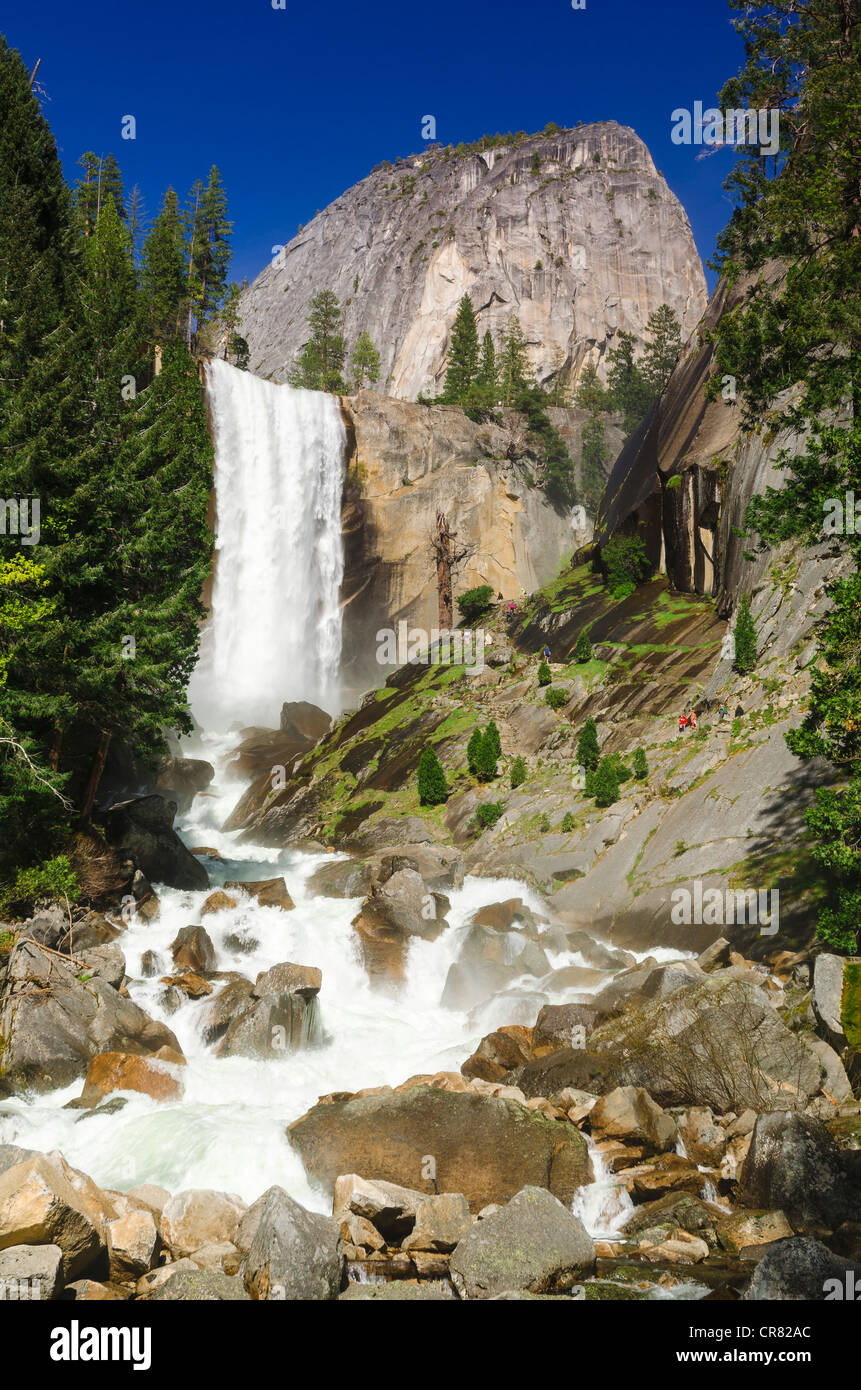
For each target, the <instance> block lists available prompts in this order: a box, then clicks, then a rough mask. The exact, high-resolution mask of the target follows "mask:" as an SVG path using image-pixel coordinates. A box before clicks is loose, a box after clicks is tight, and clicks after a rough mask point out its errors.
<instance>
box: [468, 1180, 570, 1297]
mask: <svg viewBox="0 0 861 1390" xmlns="http://www.w3.org/2000/svg"><path fill="white" fill-rule="evenodd" d="M594 1268H595V1246H594V1245H593V1243H592V1240H591V1238H590V1237H589V1235H588V1234H587V1232H586V1230H585V1228H584V1226H583V1223H582V1222H581V1221H580V1220H579V1218H578V1217H576V1216H574V1214H573V1213H572V1212H570V1211H569V1210H568V1209H567V1208H566V1207H565V1206H563V1205H562V1203H561V1202H560V1201H558V1200H557V1198H556V1197H554V1196H553V1195H552V1194H551V1193H550V1192H548V1191H546V1189H544V1188H540V1187H525V1188H523V1189H522V1190H521V1191H520V1192H518V1193H517V1194H516V1196H514V1197H512V1198H511V1200H510V1201H509V1202H508V1203H507V1205H506V1206H504V1207H503V1208H502V1209H501V1210H500V1211H497V1212H494V1213H493V1214H492V1215H490V1216H487V1217H485V1218H484V1219H483V1220H482V1221H477V1222H476V1223H475V1224H474V1226H472V1228H471V1229H470V1231H469V1232H468V1233H467V1235H465V1236H464V1238H463V1240H462V1241H461V1242H460V1243H459V1245H458V1246H457V1248H456V1249H455V1251H454V1252H453V1254H452V1257H451V1277H452V1281H453V1283H454V1286H455V1288H456V1289H457V1291H458V1293H459V1294H460V1296H461V1298H470V1299H471V1298H494V1297H495V1296H496V1295H497V1294H501V1293H507V1292H521V1291H522V1292H526V1293H535V1294H541V1293H565V1292H567V1291H568V1290H570V1289H572V1288H573V1287H574V1285H575V1284H578V1283H579V1282H580V1281H581V1280H582V1279H583V1278H584V1277H585V1276H586V1275H588V1274H591V1273H592V1271H593V1269H594Z"/></svg>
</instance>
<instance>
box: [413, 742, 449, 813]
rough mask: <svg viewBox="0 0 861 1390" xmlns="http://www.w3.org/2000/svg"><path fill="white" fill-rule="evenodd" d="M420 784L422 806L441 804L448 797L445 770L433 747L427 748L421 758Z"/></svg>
mask: <svg viewBox="0 0 861 1390" xmlns="http://www.w3.org/2000/svg"><path fill="white" fill-rule="evenodd" d="M418 785H419V803H420V805H422V806H439V805H441V804H442V803H443V802H444V801H445V800H446V799H447V797H448V783H447V782H446V779H445V772H444V770H443V766H442V763H441V762H440V760H439V758H438V757H437V755H436V753H435V752H434V750H433V749H432V748H426V749H425V750H424V752H423V753H422V755H421V759H420V760H419V772H418Z"/></svg>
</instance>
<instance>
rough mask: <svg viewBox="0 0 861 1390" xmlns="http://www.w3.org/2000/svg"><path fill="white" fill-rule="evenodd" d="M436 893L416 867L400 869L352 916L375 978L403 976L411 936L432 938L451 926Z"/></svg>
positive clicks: (375, 886)
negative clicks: (428, 887)
mask: <svg viewBox="0 0 861 1390" xmlns="http://www.w3.org/2000/svg"><path fill="white" fill-rule="evenodd" d="M439 907H440V904H439V903H438V902H437V895H435V894H434V893H430V892H428V890H427V888H426V887H425V883H424V880H423V878H422V876H421V874H419V873H418V872H417V871H416V870H415V869H398V870H397V872H396V873H393V874H392V875H391V877H390V878H388V879H387V880H386V881H385V882H384V883H382V884H373V883H372V885H371V891H370V893H369V894H368V896H367V897H366V899H365V901H364V902H363V903H362V907H361V909H360V911H359V913H358V914H357V916H356V917H354V919H353V928H354V930H355V931H356V933H357V935H358V937H359V941H360V943H361V948H362V957H363V960H364V963H365V969H366V970H367V972H368V974H369V975H370V976H371V978H372V979H375V978H382V979H384V980H388V981H398V980H401V979H402V978H403V975H404V969H405V963H406V952H407V946H408V944H409V941H410V939H411V938H412V937H414V936H418V937H421V938H422V939H424V940H428V941H432V940H434V939H435V938H436V937H437V936H438V935H439V933H440V932H441V931H442V930H443V929H444V928H445V927H447V926H448V923H447V922H446V920H445V918H444V917H442V916H441V914H440V911H439Z"/></svg>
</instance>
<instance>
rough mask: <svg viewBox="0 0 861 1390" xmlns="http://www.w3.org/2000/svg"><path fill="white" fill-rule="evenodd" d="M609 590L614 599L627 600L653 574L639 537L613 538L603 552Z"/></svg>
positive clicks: (602, 559)
mask: <svg viewBox="0 0 861 1390" xmlns="http://www.w3.org/2000/svg"><path fill="white" fill-rule="evenodd" d="M601 563H602V565H603V567H604V573H605V575H606V578H607V588H608V589H609V591H610V593H611V595H612V596H613V598H616V599H622V598H627V597H628V595H629V594H632V593H633V592H634V590H635V589H636V588H637V586H638V585H640V584H642V583H643V582H644V581H645V580H646V579H648V578H649V576H650V575H651V573H652V566H651V564H650V563H649V560H648V557H647V555H646V547H645V546H644V545H643V542H642V540H641V539H640V537H639V536H612V537H611V538H610V540H609V541H608V542H607V544H606V545H605V546H604V547H603V549H602V551H601Z"/></svg>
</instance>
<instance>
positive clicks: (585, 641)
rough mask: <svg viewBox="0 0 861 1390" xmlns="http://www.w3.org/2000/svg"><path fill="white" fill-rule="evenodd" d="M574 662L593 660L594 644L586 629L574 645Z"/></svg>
mask: <svg viewBox="0 0 861 1390" xmlns="http://www.w3.org/2000/svg"><path fill="white" fill-rule="evenodd" d="M574 660H575V661H591V660H592V643H591V642H590V641H589V633H588V632H587V631H586V629H585V628H584V629H583V631H582V632H581V633H580V636H579V637H578V638H577V641H576V643H575V645H574Z"/></svg>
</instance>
